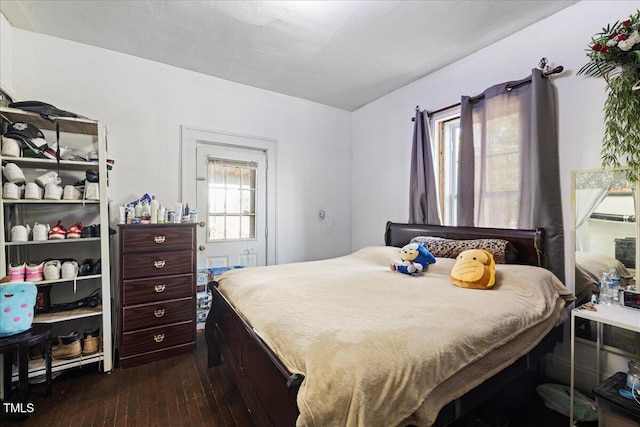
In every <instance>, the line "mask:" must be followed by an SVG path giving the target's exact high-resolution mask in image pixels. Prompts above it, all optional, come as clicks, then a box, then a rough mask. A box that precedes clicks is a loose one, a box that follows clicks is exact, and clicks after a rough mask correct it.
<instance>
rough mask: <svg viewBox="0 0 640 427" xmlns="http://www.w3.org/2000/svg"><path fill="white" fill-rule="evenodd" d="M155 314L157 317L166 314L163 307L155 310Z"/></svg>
mask: <svg viewBox="0 0 640 427" xmlns="http://www.w3.org/2000/svg"><path fill="white" fill-rule="evenodd" d="M153 315H154V316H156V317H162V316H164V308H161V309H160V310H153Z"/></svg>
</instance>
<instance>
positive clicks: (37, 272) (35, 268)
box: [25, 261, 44, 282]
mask: <svg viewBox="0 0 640 427" xmlns="http://www.w3.org/2000/svg"><path fill="white" fill-rule="evenodd" d="M43 272H44V261H43V262H41V263H40V264H36V265H34V264H27V266H26V271H25V280H26V281H27V282H39V281H41V280H42V278H43Z"/></svg>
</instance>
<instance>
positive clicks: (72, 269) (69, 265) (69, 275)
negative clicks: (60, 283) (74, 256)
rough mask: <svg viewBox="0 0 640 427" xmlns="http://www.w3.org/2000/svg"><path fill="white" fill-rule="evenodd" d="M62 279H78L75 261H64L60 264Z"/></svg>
mask: <svg viewBox="0 0 640 427" xmlns="http://www.w3.org/2000/svg"><path fill="white" fill-rule="evenodd" d="M61 271H62V278H63V279H73V278H76V277H78V262H77V261H65V262H64V263H63V264H62V268H61Z"/></svg>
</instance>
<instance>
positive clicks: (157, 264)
mask: <svg viewBox="0 0 640 427" xmlns="http://www.w3.org/2000/svg"><path fill="white" fill-rule="evenodd" d="M165 264H166V261H165V260H162V261H154V262H153V266H154V267H155V268H162V267H164V266H165Z"/></svg>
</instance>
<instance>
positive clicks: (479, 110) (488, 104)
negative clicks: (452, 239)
mask: <svg viewBox="0 0 640 427" xmlns="http://www.w3.org/2000/svg"><path fill="white" fill-rule="evenodd" d="M460 128H461V136H460V144H461V145H460V150H459V153H460V154H459V156H460V157H459V162H460V166H459V168H458V170H459V172H458V173H459V176H458V183H459V184H458V225H461V226H463V225H464V226H479V227H505V228H538V227H542V228H544V229H545V261H546V266H547V268H549V270H551V271H552V272H553V273H554V274H555V275H556V276H558V278H559V279H560V280H562V281H564V229H563V224H562V202H561V195H560V172H559V170H560V169H559V157H558V136H557V124H556V95H555V87H554V86H553V85H552V84H551V82H550V80H549V79H548V78H547V77H545V76H543V75H542V72H541V71H540V70H537V69H534V70H532V74H531V77H527V78H526V79H523V80H520V81H513V82H506V83H501V84H498V85H495V86H492V87H490V88H489V89H487V90H486V91H484V92H483V93H482V94H481V95H479V96H476V97H474V98H470V97H468V96H463V97H462V99H461V111H460ZM513 165H519V171H518V170H516V171H515V172H516V173H515V175H506V174H507V173H508V171H509V170H512V171H513V170H514V168H513ZM514 198H515V203H514Z"/></svg>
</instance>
